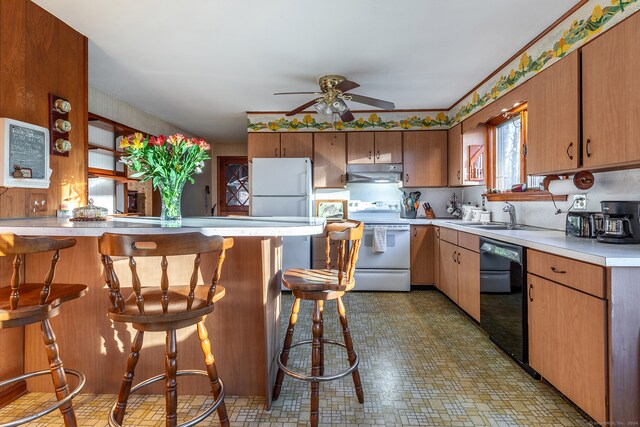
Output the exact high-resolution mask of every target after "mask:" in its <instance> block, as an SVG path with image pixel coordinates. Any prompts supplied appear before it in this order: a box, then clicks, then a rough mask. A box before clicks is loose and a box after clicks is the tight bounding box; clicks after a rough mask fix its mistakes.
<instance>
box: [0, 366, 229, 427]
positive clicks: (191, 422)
mask: <svg viewBox="0 0 640 427" xmlns="http://www.w3.org/2000/svg"><path fill="white" fill-rule="evenodd" d="M185 375H193V376H200V377H206V378H209V374H207V373H206V372H205V371H200V370H196V369H184V370H182V371H177V372H176V376H177V377H181V376H185ZM166 376H167V375H166V374H161V375H156V376H155V377H151V378H149V379H146V380H144V381H142V382H141V383H140V384H137V385H135V386H134V387H132V388H131V393H134V392H135V391H137V390H140V389H141V388H143V387H146V386H148V385H150V384H153V383H156V382H158V381H161V380H164V379H165V378H166ZM218 381H219V382H220V395H219V396H218V398H217V399H214V401H213V403H212V404H211V405H210V406H209V407H208V408H207V409H206V410H205V411H204V412H203V413H202V414H200V415H198V416H197V417H195V418H192V419H190V420H189V421H186V422H185V423H183V424H179V425H178V426H176V427H191V426H194V425H196V424H198V423H199V422H201V421H203V420H204V419H205V418H207V417H208V416H209V415H211V414H212V413H213V411H215V410H216V409H218V406H220V404H221V403H222V402H223V401H224V393H225V392H224V383H223V382H222V380H221V379H220V378H218ZM129 396H131V395H129ZM117 405H118V402H116V403H114V404H113V407H112V408H111V411H110V412H109V426H110V427H122V425H121V424H118V423H117V422H116V418H115V416H116V406H117ZM0 427H2V426H0Z"/></svg>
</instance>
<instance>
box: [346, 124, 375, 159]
mask: <svg viewBox="0 0 640 427" xmlns="http://www.w3.org/2000/svg"><path fill="white" fill-rule="evenodd" d="M374 152H375V135H374V133H373V132H350V133H349V135H348V136H347V163H349V164H363V163H364V164H366V163H375V160H374V158H373V156H374Z"/></svg>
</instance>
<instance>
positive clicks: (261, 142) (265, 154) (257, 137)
mask: <svg viewBox="0 0 640 427" xmlns="http://www.w3.org/2000/svg"><path fill="white" fill-rule="evenodd" d="M247 157H248V158H249V161H251V160H253V159H254V158H256V157H260V158H273V157H280V134H279V133H250V134H249V135H248V136H247Z"/></svg>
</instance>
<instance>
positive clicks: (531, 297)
mask: <svg viewBox="0 0 640 427" xmlns="http://www.w3.org/2000/svg"><path fill="white" fill-rule="evenodd" d="M529 301H531V302H533V285H532V284H531V283H529Z"/></svg>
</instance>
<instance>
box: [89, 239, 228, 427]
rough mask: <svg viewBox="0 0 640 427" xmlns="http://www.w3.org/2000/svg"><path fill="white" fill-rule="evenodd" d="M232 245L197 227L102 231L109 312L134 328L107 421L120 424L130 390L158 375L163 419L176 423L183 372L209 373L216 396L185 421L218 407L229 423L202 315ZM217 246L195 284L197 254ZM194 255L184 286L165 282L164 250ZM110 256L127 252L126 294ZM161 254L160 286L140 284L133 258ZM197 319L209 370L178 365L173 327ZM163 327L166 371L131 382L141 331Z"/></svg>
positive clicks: (216, 296)
mask: <svg viewBox="0 0 640 427" xmlns="http://www.w3.org/2000/svg"><path fill="white" fill-rule="evenodd" d="M231 247H233V239H231V238H223V237H220V236H213V237H207V236H204V235H202V234H200V233H183V234H162V235H120V234H111V233H105V234H103V235H102V237H100V238H99V239H98V250H99V252H100V254H101V255H102V263H103V265H104V270H105V279H106V282H107V286H108V288H109V299H110V301H111V306H110V307H109V309H108V315H109V318H110V319H111V320H112V321H114V322H123V323H130V324H131V325H132V326H133V327H134V328H135V329H136V330H137V333H136V336H135V338H134V339H133V343H132V344H131V354H130V355H129V359H128V363H127V372H126V373H125V375H124V378H123V380H122V385H121V387H120V393H119V394H118V401H117V403H116V404H115V405H114V406H113V408H112V410H111V413H110V415H109V425H111V426H120V425H121V424H122V421H123V419H124V415H125V410H126V407H127V401H128V399H129V395H130V394H131V393H132V392H135V391H136V390H138V389H140V388H142V387H145V386H147V385H149V384H152V383H154V382H157V381H161V380H165V396H166V398H165V399H166V425H167V426H176V425H177V404H178V402H177V399H178V393H177V383H176V377H177V376H181V375H199V376H205V377H208V378H209V382H210V383H211V392H212V394H213V396H214V402H213V403H212V404H211V406H209V408H207V410H206V411H204V412H203V413H202V414H200V415H198V416H197V417H196V418H193V419H191V420H189V421H187V422H186V423H185V424H183V425H195V424H197V423H199V422H200V421H202V420H204V419H205V418H206V417H208V416H209V415H210V414H211V413H213V411H215V410H217V411H218V417H219V419H220V424H222V425H223V426H228V425H229V418H228V416H227V410H226V407H225V404H224V384H223V382H222V380H220V379H219V378H218V371H217V369H216V364H215V361H214V358H213V354H212V353H211V343H210V342H209V337H208V332H207V329H206V328H205V325H204V320H205V318H206V317H207V315H208V314H210V313H211V312H213V306H214V303H215V302H216V301H218V300H220V299H221V298H222V297H223V296H224V293H225V290H224V288H223V287H222V286H219V285H218V281H219V280H220V274H221V273H222V264H223V262H224V259H225V254H226V251H227V249H229V248H231ZM209 252H218V261H217V266H216V269H215V272H214V274H213V280H212V282H211V285H210V286H204V285H198V284H197V282H198V271H199V269H200V259H201V255H202V254H204V253H209ZM178 255H195V258H194V263H193V272H192V274H191V279H190V282H189V285H188V286H172V287H170V286H169V277H168V274H167V268H168V265H169V263H168V261H167V257H168V256H178ZM111 257H128V258H129V268H130V270H131V279H132V282H131V283H132V286H133V292H132V293H131V295H129V296H128V297H127V298H126V299H125V297H124V296H123V295H122V292H121V290H120V281H119V279H118V276H117V275H116V272H115V269H114V265H113V260H112V258H111ZM140 257H162V261H161V262H160V268H161V270H162V276H161V279H160V286H159V287H157V286H154V287H144V286H142V281H141V280H140V277H139V275H138V271H137V264H136V260H135V258H140ZM194 325H196V328H197V331H198V337H199V338H200V347H201V349H202V353H203V355H204V362H205V365H206V368H207V371H206V372H205V371H194V370H185V371H178V370H177V366H178V365H177V360H176V357H177V341H176V330H177V329H182V328H186V327H189V326H194ZM147 331H149V332H161V331H164V332H165V333H166V335H167V339H166V373H165V374H164V375H158V376H155V377H153V378H149V379H148V380H145V381H142V382H141V383H139V384H138V385H136V386H135V387H133V388H132V387H131V385H132V383H133V379H134V371H135V368H136V365H137V363H138V358H139V356H140V350H141V349H142V343H143V339H144V333H145V332H147Z"/></svg>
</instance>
